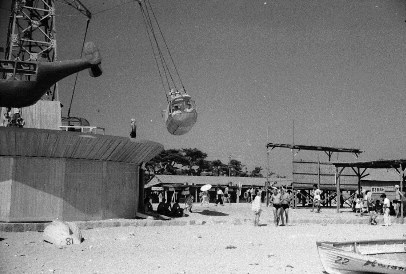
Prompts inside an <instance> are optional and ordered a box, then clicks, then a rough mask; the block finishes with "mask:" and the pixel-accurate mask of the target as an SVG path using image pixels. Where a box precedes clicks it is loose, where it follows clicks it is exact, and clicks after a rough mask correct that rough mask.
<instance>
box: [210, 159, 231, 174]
mask: <svg viewBox="0 0 406 274" xmlns="http://www.w3.org/2000/svg"><path fill="white" fill-rule="evenodd" d="M227 170H228V167H227V165H226V164H223V163H222V162H221V161H220V160H218V159H217V160H214V161H211V171H212V172H213V174H216V175H217V176H220V175H221V174H223V172H225V171H227Z"/></svg>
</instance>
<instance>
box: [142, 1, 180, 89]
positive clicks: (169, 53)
mask: <svg viewBox="0 0 406 274" xmlns="http://www.w3.org/2000/svg"><path fill="white" fill-rule="evenodd" d="M145 2H146V3H148V5H149V7H150V10H151V13H152V15H153V16H154V19H155V22H156V23H157V26H158V30H159V33H160V34H161V37H162V41H163V42H164V44H165V47H166V50H167V51H168V55H169V57H170V58H171V62H172V64H173V66H174V68H175V72H176V75H177V76H178V79H179V82H180V84H181V86H182V88H183V89H185V86H184V85H183V82H182V78H181V77H180V74H179V71H178V68H177V67H176V64H175V61H174V60H173V57H172V54H171V51H170V50H169V47H168V44H167V43H166V40H165V36H164V35H163V33H162V30H161V27H160V26H159V24H158V19H157V18H156V16H155V13H154V10H153V9H152V6H151V3H150V2H149V0H145Z"/></svg>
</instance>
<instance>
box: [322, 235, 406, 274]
mask: <svg viewBox="0 0 406 274" xmlns="http://www.w3.org/2000/svg"><path fill="white" fill-rule="evenodd" d="M392 242H393V241H390V242H389V245H385V246H383V245H382V246H380V245H379V243H378V242H373V244H371V245H370V246H368V248H369V250H366V247H367V246H366V245H365V244H366V242H363V244H364V245H363V246H361V245H360V249H361V251H360V250H357V249H358V247H357V243H354V244H353V245H352V246H351V245H350V244H348V245H345V244H342V245H340V244H339V243H337V245H334V243H322V242H318V243H317V249H318V252H319V256H320V260H321V263H322V264H323V267H324V269H325V270H326V272H328V273H330V274H334V273H403V274H405V273H406V262H405V261H404V259H403V260H393V259H386V258H381V257H378V256H375V255H376V254H377V253H379V255H382V254H386V253H387V254H401V253H402V254H401V255H402V256H403V255H404V253H406V249H405V246H406V245H405V244H406V240H404V241H402V240H399V243H395V244H393V243H392ZM388 247H391V249H392V250H389V249H388ZM349 248H353V250H352V251H350V250H349ZM371 248H373V249H374V250H371ZM385 249H386V250H385ZM380 250H382V251H381V252H380ZM365 253H367V254H365ZM368 253H369V254H368ZM373 254H374V255H373Z"/></svg>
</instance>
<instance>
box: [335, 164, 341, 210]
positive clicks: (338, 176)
mask: <svg viewBox="0 0 406 274" xmlns="http://www.w3.org/2000/svg"><path fill="white" fill-rule="evenodd" d="M335 183H336V188H337V189H336V191H337V213H340V197H341V193H340V175H339V174H338V168H337V167H336V174H335Z"/></svg>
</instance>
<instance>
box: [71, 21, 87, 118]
mask: <svg viewBox="0 0 406 274" xmlns="http://www.w3.org/2000/svg"><path fill="white" fill-rule="evenodd" d="M86 21H87V23H86V30H85V35H84V37H83V43H82V50H81V51H80V58H82V55H83V48H84V47H85V41H86V36H87V30H88V29H89V24H90V19H87V20H86ZM78 75H79V73H78V72H77V73H76V77H75V83H74V85H73V91H72V97H71V98H70V104H69V109H68V118H69V117H70V110H71V108H72V102H73V96H74V95H75V90H76V83H77V81H78Z"/></svg>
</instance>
